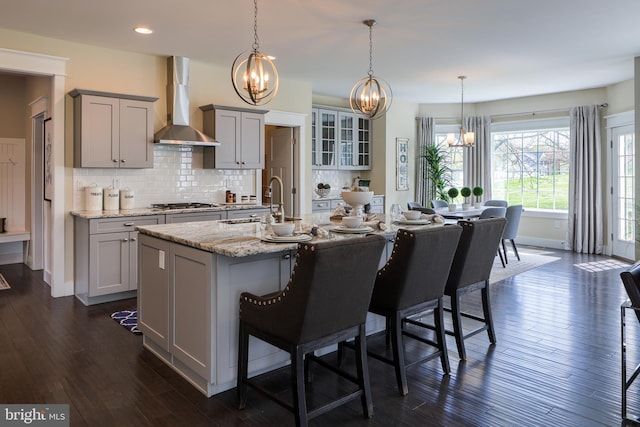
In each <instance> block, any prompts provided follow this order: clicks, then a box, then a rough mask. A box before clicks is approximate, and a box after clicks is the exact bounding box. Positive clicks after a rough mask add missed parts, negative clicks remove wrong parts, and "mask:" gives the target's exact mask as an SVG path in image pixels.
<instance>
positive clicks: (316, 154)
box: [311, 108, 320, 168]
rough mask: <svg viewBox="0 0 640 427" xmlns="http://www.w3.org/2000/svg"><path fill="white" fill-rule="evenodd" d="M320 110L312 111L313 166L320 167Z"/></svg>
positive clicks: (314, 109) (313, 109)
mask: <svg viewBox="0 0 640 427" xmlns="http://www.w3.org/2000/svg"><path fill="white" fill-rule="evenodd" d="M317 123H318V109H317V108H312V109H311V166H312V167H313V168H315V167H316V166H320V154H319V152H318V130H319V128H318V125H317Z"/></svg>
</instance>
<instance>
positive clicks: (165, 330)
mask: <svg viewBox="0 0 640 427" xmlns="http://www.w3.org/2000/svg"><path fill="white" fill-rule="evenodd" d="M169 249H170V243H169V242H167V241H166V240H161V239H156V238H154V237H150V236H144V235H140V239H139V245H138V265H139V270H138V328H139V329H140V330H141V331H142V333H143V334H144V335H143V342H144V343H145V344H150V343H151V342H153V343H155V345H156V351H155V352H156V354H158V352H161V354H158V356H160V357H161V358H163V359H170V355H169V269H168V264H167V262H166V261H167V257H168V256H169Z"/></svg>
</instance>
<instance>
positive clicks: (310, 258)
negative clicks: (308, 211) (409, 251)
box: [237, 235, 386, 426]
mask: <svg viewBox="0 0 640 427" xmlns="http://www.w3.org/2000/svg"><path fill="white" fill-rule="evenodd" d="M385 243H386V239H385V238H384V237H382V236H380V235H369V236H364V237H359V238H353V239H345V240H326V241H322V242H318V243H299V244H298V251H297V254H296V263H295V266H294V267H293V272H292V274H291V278H290V279H289V283H288V284H287V286H286V288H285V289H284V290H282V291H281V292H277V293H274V294H269V295H265V296H257V295H253V294H250V293H248V292H243V293H242V294H241V295H240V328H239V344H238V389H237V392H238V407H239V408H240V409H242V408H244V407H245V405H246V401H247V386H248V385H249V386H251V387H252V388H255V389H257V390H259V391H260V392H262V393H263V394H264V395H266V396H267V397H269V398H271V399H273V400H274V401H276V402H277V403H279V404H280V405H282V406H284V407H286V408H287V409H289V410H291V411H292V412H293V413H294V416H295V421H296V425H301V426H306V425H307V423H308V420H309V419H310V418H313V417H316V416H318V415H321V414H323V413H325V412H327V411H329V410H331V409H333V408H335V407H336V406H338V405H342V404H344V403H347V402H349V401H351V400H353V399H357V398H360V399H361V402H362V409H363V411H364V415H365V416H367V417H371V416H372V415H373V403H372V400H371V389H370V386H369V370H368V365H367V357H366V352H367V350H366V347H367V346H366V337H365V334H366V331H365V322H366V319H367V310H368V308H369V302H370V301H371V293H372V291H373V284H374V281H375V277H376V274H377V271H378V265H379V263H380V256H381V255H382V250H383V248H384V245H385ZM249 336H254V337H256V338H259V339H260V340H262V341H266V342H268V343H269V344H272V345H274V346H276V347H278V348H280V349H282V350H285V351H287V352H289V353H290V355H291V376H292V381H291V384H292V388H293V390H292V394H293V402H285V401H283V399H282V398H281V397H280V396H279V395H276V393H273V392H271V391H269V390H267V389H265V388H264V387H263V386H262V385H260V384H258V383H257V382H256V381H255V378H251V379H249V378H248V363H249V359H248V357H249V356H248V354H249ZM354 337H355V343H356V349H357V350H356V370H357V375H356V376H355V377H354V376H353V375H350V374H347V373H345V372H342V371H341V370H338V369H337V368H335V367H334V366H332V365H329V364H327V363H326V362H324V361H322V360H321V359H317V358H315V357H314V356H313V355H312V354H313V352H314V351H315V350H318V349H321V348H323V347H327V346H329V345H332V344H336V343H339V342H341V341H344V340H347V339H351V338H354ZM305 358H306V360H305ZM310 359H313V360H315V361H316V362H317V363H319V364H320V365H322V366H325V367H327V368H329V369H331V370H333V371H334V372H336V373H337V374H339V375H341V376H343V377H344V378H346V379H348V380H349V381H352V382H354V383H355V384H356V385H357V389H356V390H355V391H353V392H351V393H349V394H348V395H346V396H342V397H340V398H338V399H336V400H335V401H333V402H330V403H327V404H325V405H323V406H320V407H317V408H314V409H311V410H309V409H308V408H307V400H306V388H305V378H304V377H305V375H304V364H305V362H308V361H309V360H310Z"/></svg>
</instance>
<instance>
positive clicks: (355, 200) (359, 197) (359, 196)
mask: <svg viewBox="0 0 640 427" xmlns="http://www.w3.org/2000/svg"><path fill="white" fill-rule="evenodd" d="M372 197H373V191H343V192H342V200H344V201H345V202H346V203H347V204H348V205H351V206H357V205H360V206H363V205H366V204H367V203H371V198H372Z"/></svg>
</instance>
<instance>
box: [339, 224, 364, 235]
mask: <svg viewBox="0 0 640 427" xmlns="http://www.w3.org/2000/svg"><path fill="white" fill-rule="evenodd" d="M331 231H335V232H336V233H353V234H360V233H370V232H372V231H373V228H371V227H367V226H364V227H357V228H349V227H344V226H342V225H341V226H338V227H334V228H332V229H331Z"/></svg>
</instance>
